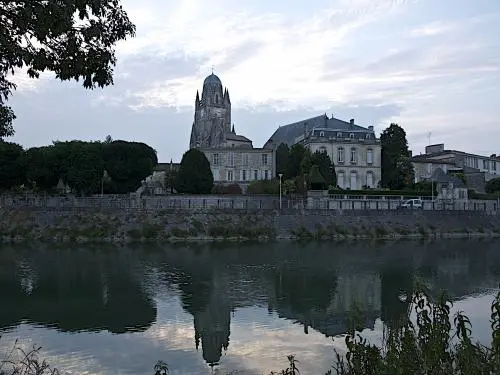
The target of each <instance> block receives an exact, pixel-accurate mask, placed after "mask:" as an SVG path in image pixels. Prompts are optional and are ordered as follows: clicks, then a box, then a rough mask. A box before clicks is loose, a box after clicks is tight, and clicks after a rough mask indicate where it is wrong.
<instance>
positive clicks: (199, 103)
mask: <svg viewBox="0 0 500 375" xmlns="http://www.w3.org/2000/svg"><path fill="white" fill-rule="evenodd" d="M189 147H190V148H198V149H200V150H201V151H202V152H204V153H205V156H206V157H207V159H208V161H209V162H210V167H211V169H212V174H213V176H214V182H215V183H216V184H234V183H237V184H239V185H240V186H241V187H242V188H245V187H246V185H247V184H248V183H249V182H250V181H255V180H270V179H272V178H273V177H274V175H275V173H276V166H275V157H274V151H273V150H269V149H263V148H254V147H253V144H252V141H251V140H250V139H248V138H247V137H244V136H242V135H238V134H236V131H235V127H234V124H231V99H230V98H229V90H228V89H227V88H223V86H222V82H221V80H220V79H219V77H217V76H216V75H215V74H213V73H212V74H210V75H209V76H208V77H207V78H205V81H204V82H203V90H202V93H201V98H200V94H199V92H198V91H197V92H196V99H195V109H194V122H193V126H192V128H191V138H190V142H189Z"/></svg>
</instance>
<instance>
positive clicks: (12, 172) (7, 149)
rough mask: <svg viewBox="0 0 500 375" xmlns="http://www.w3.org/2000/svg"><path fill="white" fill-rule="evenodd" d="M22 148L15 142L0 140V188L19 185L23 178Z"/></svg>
mask: <svg viewBox="0 0 500 375" xmlns="http://www.w3.org/2000/svg"><path fill="white" fill-rule="evenodd" d="M23 153H24V151H23V148H22V146H20V145H18V144H16V143H9V142H4V141H0V188H1V189H9V188H11V187H14V186H19V185H21V184H22V183H23V182H24V179H25V164H24V163H23V158H22V156H23Z"/></svg>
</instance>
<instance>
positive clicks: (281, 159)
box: [276, 143, 290, 179]
mask: <svg viewBox="0 0 500 375" xmlns="http://www.w3.org/2000/svg"><path fill="white" fill-rule="evenodd" d="M289 154H290V149H289V148H288V145H286V144H285V143H281V144H280V145H279V146H278V148H277V149H276V177H279V174H280V173H281V174H283V177H282V178H284V179H287V178H290V176H289V173H288V157H289Z"/></svg>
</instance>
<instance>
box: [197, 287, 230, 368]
mask: <svg viewBox="0 0 500 375" xmlns="http://www.w3.org/2000/svg"><path fill="white" fill-rule="evenodd" d="M230 324H231V311H230V307H229V305H228V303H227V301H226V300H225V298H224V296H223V295H222V294H221V293H217V291H215V293H213V294H212V296H211V298H210V301H209V303H208V305H207V307H206V308H205V309H204V310H203V311H200V312H196V313H195V314H194V330H195V340H196V349H198V347H199V343H200V339H201V348H202V350H203V359H204V360H205V361H206V362H207V363H208V364H209V365H211V366H213V365H216V364H218V362H219V360H220V358H221V356H222V349H224V351H225V350H227V348H228V346H229V335H230Z"/></svg>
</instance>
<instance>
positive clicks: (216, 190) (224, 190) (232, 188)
mask: <svg viewBox="0 0 500 375" xmlns="http://www.w3.org/2000/svg"><path fill="white" fill-rule="evenodd" d="M212 194H223V195H224V194H228V195H241V194H242V191H241V187H240V185H239V184H230V185H220V184H218V185H214V187H213V188H212Z"/></svg>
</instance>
